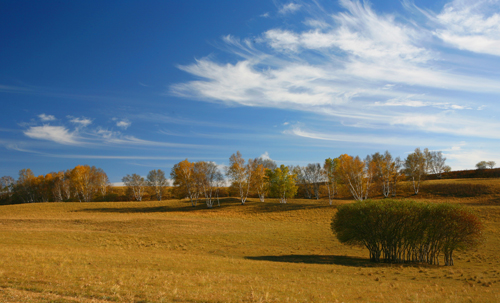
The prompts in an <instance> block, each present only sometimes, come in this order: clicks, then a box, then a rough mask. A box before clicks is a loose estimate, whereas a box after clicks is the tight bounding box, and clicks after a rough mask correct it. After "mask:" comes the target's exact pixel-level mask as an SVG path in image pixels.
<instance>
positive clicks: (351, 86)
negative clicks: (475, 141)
mask: <svg viewBox="0 0 500 303" xmlns="http://www.w3.org/2000/svg"><path fill="white" fill-rule="evenodd" d="M341 5H342V6H343V7H344V8H345V11H344V12H339V13H335V14H329V13H323V14H322V15H321V14H317V15H314V16H312V17H308V18H307V19H306V20H307V21H306V23H307V24H308V25H310V26H313V25H316V26H314V28H313V29H306V30H304V31H298V30H290V29H282V28H272V29H269V30H267V31H265V32H264V33H262V35H261V36H260V38H258V39H256V40H258V41H259V42H258V43H257V44H258V46H255V45H250V44H249V43H247V42H245V41H247V40H243V41H240V40H239V39H236V38H234V37H232V36H226V37H225V38H224V41H225V43H226V45H227V50H228V51H229V52H231V53H233V54H236V55H239V56H241V57H242V59H241V60H240V61H237V62H235V63H227V64H223V63H218V62H215V61H214V60H212V59H211V58H204V59H200V60H197V61H196V62H195V63H193V64H191V65H187V66H180V67H179V68H180V69H182V70H184V71H186V72H188V73H190V74H192V75H195V76H197V77H199V78H201V79H200V80H195V81H191V82H185V83H179V84H175V85H172V86H171V92H172V93H174V94H175V95H179V96H184V97H189V98H196V99H199V100H206V101H219V102H224V103H228V104H237V105H242V106H259V107H272V108H280V109H286V110H295V111H305V112H313V113H316V114H321V115H325V116H330V117H333V119H335V120H336V121H337V122H339V123H342V124H343V125H353V126H356V127H365V128H375V127H377V128H381V127H383V128H392V129H398V128H400V127H401V126H403V127H406V128H407V129H408V130H410V129H411V130H412V131H416V130H417V131H418V130H420V131H425V132H433V133H445V134H453V135H460V134H459V133H458V130H460V131H464V132H463V133H462V135H465V136H477V137H483V138H496V137H498V136H499V135H495V133H494V132H495V131H497V130H499V129H500V122H496V120H495V119H492V118H488V119H478V117H477V116H472V115H471V114H470V113H469V112H470V111H465V109H471V108H478V107H479V106H482V105H483V104H484V103H487V102H483V101H482V100H481V103H482V104H477V102H478V101H476V100H475V99H471V98H469V97H463V96H462V95H464V93H467V94H485V93H490V94H498V93H499V92H500V80H499V79H498V77H495V76H494V75H493V76H488V75H486V74H485V72H484V71H482V70H477V71H476V73H475V74H474V72H473V73H472V74H466V73H463V70H465V69H471V68H470V67H469V66H466V67H463V66H460V65H458V66H455V65H452V64H459V63H457V62H456V61H453V62H451V61H450V62H447V61H445V56H442V55H441V54H440V53H439V51H434V50H433V49H431V48H430V47H431V46H432V45H430V43H429V41H430V40H432V35H433V32H432V31H428V30H426V29H425V26H419V24H418V23H417V22H413V21H411V20H410V22H405V23H402V21H401V22H400V21H398V19H397V18H396V17H395V16H394V15H390V14H385V15H383V14H377V13H375V12H374V10H372V9H371V8H370V6H369V5H367V4H366V2H363V3H361V2H358V1H347V0H343V1H341ZM314 20H316V21H317V22H313V21H314ZM403 21H404V20H403ZM256 47H261V48H262V50H257V49H256ZM444 66H446V68H444ZM450 66H452V68H450ZM415 92H418V95H416V94H415ZM449 94H452V95H454V96H458V97H456V98H453V97H449V96H448V95H449ZM478 100H479V99H478ZM479 108H480V107H479ZM458 112H462V114H459V113H458ZM465 112H467V113H465ZM469 122H470V123H472V124H469V125H467V123H469ZM485 129H486V130H485Z"/></svg>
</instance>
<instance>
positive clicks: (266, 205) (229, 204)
mask: <svg viewBox="0 0 500 303" xmlns="http://www.w3.org/2000/svg"><path fill="white" fill-rule="evenodd" d="M166 203H168V202H166ZM185 203H186V204H185V206H169V205H164V206H150V207H103V208H85V209H79V210H75V212H91V213H124V214H125V213H162V212H193V211H210V212H217V211H220V210H223V209H228V208H233V209H235V210H242V211H244V212H247V213H255V214H258V213H273V212H285V211H296V210H305V209H318V208H324V207H335V206H329V205H323V204H312V203H311V204H309V203H287V204H281V203H278V202H247V203H246V204H244V205H242V204H241V201H240V200H239V199H235V198H222V199H220V206H217V202H215V203H214V205H213V207H212V208H208V207H207V206H206V204H205V201H204V200H201V199H200V201H199V202H198V204H197V205H196V206H191V202H189V201H188V202H185Z"/></svg>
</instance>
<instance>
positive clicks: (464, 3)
mask: <svg viewBox="0 0 500 303" xmlns="http://www.w3.org/2000/svg"><path fill="white" fill-rule="evenodd" d="M499 4H500V3H499V1H497V0H473V1H471V0H455V1H452V2H450V3H448V4H446V5H445V6H444V9H443V10H442V11H441V13H440V14H439V15H437V16H436V19H435V20H436V21H437V22H439V23H440V24H441V26H442V28H439V29H436V30H435V32H434V33H435V35H436V36H438V37H439V38H441V39H442V40H443V41H445V42H446V43H449V44H450V45H452V46H454V47H456V48H459V49H462V50H468V51H471V52H476V53H484V54H490V55H495V56H500V14H499Z"/></svg>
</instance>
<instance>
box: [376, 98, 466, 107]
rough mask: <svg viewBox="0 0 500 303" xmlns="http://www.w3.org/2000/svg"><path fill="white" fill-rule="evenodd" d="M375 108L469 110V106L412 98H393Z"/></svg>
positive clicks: (379, 103) (377, 104)
mask: <svg viewBox="0 0 500 303" xmlns="http://www.w3.org/2000/svg"><path fill="white" fill-rule="evenodd" d="M374 105H375V106H407V107H435V108H440V109H458V110H460V109H468V107H467V106H464V105H457V104H450V103H448V102H430V101H421V100H414V99H413V98H412V96H408V97H406V98H393V99H390V100H387V101H385V102H375V103H374Z"/></svg>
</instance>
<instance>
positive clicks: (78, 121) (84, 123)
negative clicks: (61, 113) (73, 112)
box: [68, 116, 92, 127]
mask: <svg viewBox="0 0 500 303" xmlns="http://www.w3.org/2000/svg"><path fill="white" fill-rule="evenodd" d="M68 118H70V120H69V121H70V122H71V123H74V124H76V125H78V126H81V127H86V126H89V125H90V124H92V120H91V119H89V118H85V117H81V118H75V117H72V116H68Z"/></svg>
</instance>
